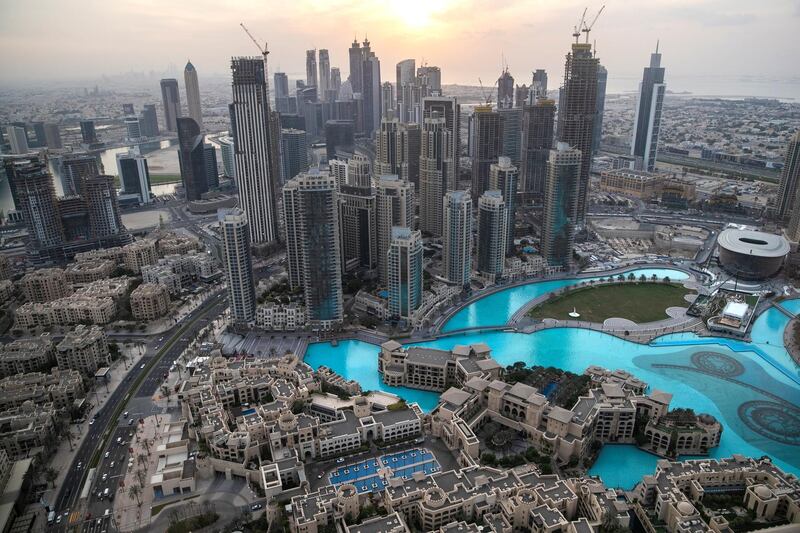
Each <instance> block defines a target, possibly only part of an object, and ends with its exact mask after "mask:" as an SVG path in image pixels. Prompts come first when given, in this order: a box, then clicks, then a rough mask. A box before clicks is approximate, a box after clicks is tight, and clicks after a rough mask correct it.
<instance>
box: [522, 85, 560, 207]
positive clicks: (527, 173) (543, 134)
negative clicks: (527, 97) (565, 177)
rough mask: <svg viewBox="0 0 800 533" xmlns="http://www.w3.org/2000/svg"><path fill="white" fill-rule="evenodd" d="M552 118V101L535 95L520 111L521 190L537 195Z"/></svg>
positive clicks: (540, 189) (544, 169)
mask: <svg viewBox="0 0 800 533" xmlns="http://www.w3.org/2000/svg"><path fill="white" fill-rule="evenodd" d="M555 118H556V103H555V100H551V99H549V98H544V97H541V98H537V99H536V103H535V104H534V105H532V106H525V107H524V108H523V111H522V143H521V144H522V151H521V153H520V161H521V164H522V170H521V179H522V187H521V188H522V190H523V191H525V192H526V193H532V194H534V195H536V196H541V195H542V193H543V192H544V182H545V177H546V176H547V158H548V157H549V156H550V150H551V149H552V148H553V126H554V123H555Z"/></svg>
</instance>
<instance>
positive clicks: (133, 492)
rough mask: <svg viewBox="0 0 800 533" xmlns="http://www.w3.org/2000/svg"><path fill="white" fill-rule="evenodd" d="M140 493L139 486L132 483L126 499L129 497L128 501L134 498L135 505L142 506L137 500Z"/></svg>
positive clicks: (140, 501)
mask: <svg viewBox="0 0 800 533" xmlns="http://www.w3.org/2000/svg"><path fill="white" fill-rule="evenodd" d="M141 493H142V489H141V488H140V487H139V485H136V484H133V483H132V484H131V485H130V486H129V487H128V497H129V498H130V499H134V498H136V503H137V504H139V506H141V505H142V500H140V499H139V495H140V494H141Z"/></svg>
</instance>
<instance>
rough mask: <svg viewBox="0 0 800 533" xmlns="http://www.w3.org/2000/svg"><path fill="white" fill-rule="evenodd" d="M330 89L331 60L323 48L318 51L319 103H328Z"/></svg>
mask: <svg viewBox="0 0 800 533" xmlns="http://www.w3.org/2000/svg"><path fill="white" fill-rule="evenodd" d="M330 88H331V59H330V57H329V56H328V51H327V50H326V49H325V48H322V49H320V51H319V91H318V93H317V94H319V99H320V101H323V102H327V101H328V96H329V95H328V91H329V90H330Z"/></svg>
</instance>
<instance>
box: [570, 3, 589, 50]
mask: <svg viewBox="0 0 800 533" xmlns="http://www.w3.org/2000/svg"><path fill="white" fill-rule="evenodd" d="M588 9H589V8H588V7H586V8H584V9H583V14H582V15H581V19H580V20H579V21H578V23H577V24H576V25H575V26H573V27H572V36H573V37H575V42H576V43H577V42H578V40H580V38H581V29H582V28H583V21H584V20H586V10H588Z"/></svg>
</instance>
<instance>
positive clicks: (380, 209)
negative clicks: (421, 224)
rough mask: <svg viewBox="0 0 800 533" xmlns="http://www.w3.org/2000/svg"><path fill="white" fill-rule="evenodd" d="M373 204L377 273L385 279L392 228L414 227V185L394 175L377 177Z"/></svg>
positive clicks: (383, 280)
mask: <svg viewBox="0 0 800 533" xmlns="http://www.w3.org/2000/svg"><path fill="white" fill-rule="evenodd" d="M377 183H378V186H377V190H376V205H375V218H376V223H375V227H376V229H377V244H378V274H379V275H380V279H381V281H382V282H384V283H386V281H387V279H388V278H387V274H388V272H387V268H386V253H387V252H388V251H389V244H390V243H391V239H392V228H393V227H394V226H403V227H406V228H410V229H413V228H414V187H413V186H412V185H411V184H410V183H408V182H407V181H405V180H403V179H400V178H398V177H397V176H394V175H388V176H380V177H379V178H378V182H377Z"/></svg>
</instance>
